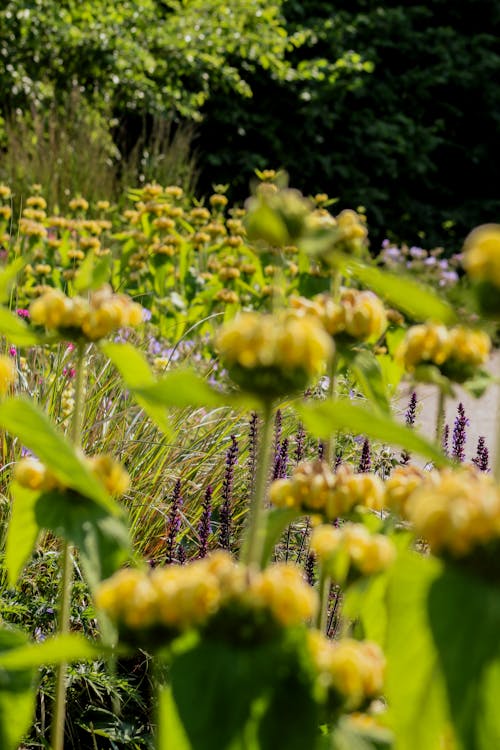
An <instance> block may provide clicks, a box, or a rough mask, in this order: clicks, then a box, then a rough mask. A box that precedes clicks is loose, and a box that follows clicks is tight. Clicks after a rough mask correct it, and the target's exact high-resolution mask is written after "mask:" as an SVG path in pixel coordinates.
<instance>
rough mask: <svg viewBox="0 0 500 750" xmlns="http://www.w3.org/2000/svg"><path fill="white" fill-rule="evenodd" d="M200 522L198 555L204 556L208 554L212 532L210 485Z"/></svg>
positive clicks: (204, 499)
mask: <svg viewBox="0 0 500 750" xmlns="http://www.w3.org/2000/svg"><path fill="white" fill-rule="evenodd" d="M202 508H203V510H202V512H201V518H200V524H199V526H198V539H199V548H198V557H200V558H203V557H206V556H207V554H208V540H209V538H210V534H211V533H212V524H211V520H212V487H211V486H210V485H208V487H207V489H206V491H205V497H204V498H203V505H202Z"/></svg>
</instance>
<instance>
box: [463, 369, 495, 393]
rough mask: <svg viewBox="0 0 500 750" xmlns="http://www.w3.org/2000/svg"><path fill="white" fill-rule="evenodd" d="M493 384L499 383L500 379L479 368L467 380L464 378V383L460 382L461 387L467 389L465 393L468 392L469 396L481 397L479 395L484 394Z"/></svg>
mask: <svg viewBox="0 0 500 750" xmlns="http://www.w3.org/2000/svg"><path fill="white" fill-rule="evenodd" d="M493 383H495V384H497V385H498V384H499V383H500V379H499V378H496V377H494V375H492V374H491V372H487V371H486V370H479V372H478V373H477V374H476V375H475V376H474V377H473V378H470V379H469V380H466V381H465V383H462V388H463V389H464V390H466V391H467V393H470V394H471V396H474V398H481V396H484V394H485V393H486V391H487V390H488V388H489V387H490V386H491V385H493Z"/></svg>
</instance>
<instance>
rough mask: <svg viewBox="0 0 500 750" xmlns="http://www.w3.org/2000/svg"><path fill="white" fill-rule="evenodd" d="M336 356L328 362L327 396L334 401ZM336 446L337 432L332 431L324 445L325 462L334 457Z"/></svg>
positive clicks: (329, 461) (328, 462)
mask: <svg viewBox="0 0 500 750" xmlns="http://www.w3.org/2000/svg"><path fill="white" fill-rule="evenodd" d="M338 361H339V359H338V356H337V353H335V354H334V355H333V357H332V361H331V363H330V372H329V377H330V383H329V386H328V397H329V399H330V401H335V398H336V395H337V365H338ZM336 446H337V433H336V432H332V433H330V436H329V438H328V441H327V443H326V446H325V461H326V463H327V464H331V462H332V461H333V460H334V459H335V450H336Z"/></svg>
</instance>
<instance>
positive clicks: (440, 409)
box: [436, 388, 446, 447]
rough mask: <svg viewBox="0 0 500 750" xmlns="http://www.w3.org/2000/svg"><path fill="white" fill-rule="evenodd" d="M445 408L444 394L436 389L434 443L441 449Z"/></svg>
mask: <svg viewBox="0 0 500 750" xmlns="http://www.w3.org/2000/svg"><path fill="white" fill-rule="evenodd" d="M445 408H446V394H445V393H444V391H443V390H442V389H441V388H439V389H438V405H437V414H436V443H437V444H438V446H439V447H441V446H442V443H443V430H444V418H445V413H446V412H445Z"/></svg>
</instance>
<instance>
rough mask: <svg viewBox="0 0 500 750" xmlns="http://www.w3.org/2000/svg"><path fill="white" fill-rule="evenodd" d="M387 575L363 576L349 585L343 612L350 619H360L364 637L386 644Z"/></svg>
mask: <svg viewBox="0 0 500 750" xmlns="http://www.w3.org/2000/svg"><path fill="white" fill-rule="evenodd" d="M387 584H388V579H387V576H386V575H376V576H371V577H369V578H361V579H360V580H358V581H356V582H355V583H353V584H351V585H350V586H348V587H347V590H346V591H345V594H344V604H343V614H344V615H345V617H347V618H348V619H349V620H352V621H354V620H359V622H360V624H361V627H362V630H363V638H366V639H367V640H369V641H376V642H377V643H379V644H380V645H381V646H383V645H384V643H385V639H386V633H387V607H386V595H387Z"/></svg>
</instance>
